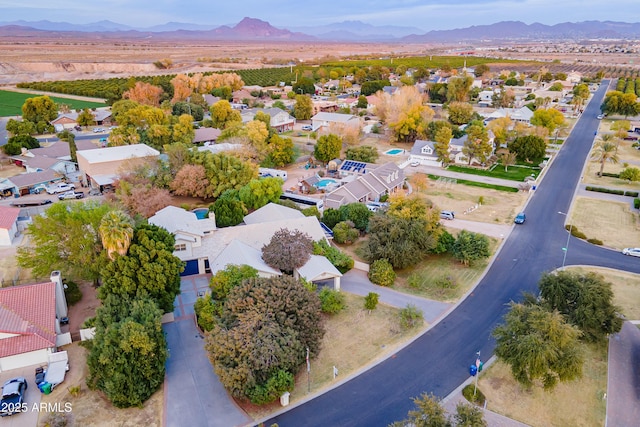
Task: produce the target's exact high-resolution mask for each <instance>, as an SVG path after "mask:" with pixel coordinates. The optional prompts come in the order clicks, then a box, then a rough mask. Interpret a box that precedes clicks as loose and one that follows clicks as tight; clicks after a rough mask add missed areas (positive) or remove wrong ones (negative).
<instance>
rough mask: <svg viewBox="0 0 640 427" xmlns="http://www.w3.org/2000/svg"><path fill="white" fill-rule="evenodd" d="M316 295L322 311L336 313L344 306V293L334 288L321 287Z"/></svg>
mask: <svg viewBox="0 0 640 427" xmlns="http://www.w3.org/2000/svg"><path fill="white" fill-rule="evenodd" d="M318 296H319V297H320V308H321V310H322V312H323V313H328V314H336V313H339V312H341V311H342V310H344V308H345V307H346V303H345V300H344V294H342V293H340V292H338V291H336V290H335V289H329V288H322V290H321V291H320V293H319V294H318Z"/></svg>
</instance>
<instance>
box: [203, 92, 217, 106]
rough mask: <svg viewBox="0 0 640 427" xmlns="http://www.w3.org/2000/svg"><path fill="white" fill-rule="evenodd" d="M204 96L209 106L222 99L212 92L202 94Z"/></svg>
mask: <svg viewBox="0 0 640 427" xmlns="http://www.w3.org/2000/svg"><path fill="white" fill-rule="evenodd" d="M202 97H203V98H204V102H206V103H207V105H208V106H209V107H211V106H212V105H213V104H215V103H216V102H218V101H220V97H218V96H213V95H211V94H210V93H205V94H204V95H202Z"/></svg>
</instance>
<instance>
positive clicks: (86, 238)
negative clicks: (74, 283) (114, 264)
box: [16, 201, 111, 283]
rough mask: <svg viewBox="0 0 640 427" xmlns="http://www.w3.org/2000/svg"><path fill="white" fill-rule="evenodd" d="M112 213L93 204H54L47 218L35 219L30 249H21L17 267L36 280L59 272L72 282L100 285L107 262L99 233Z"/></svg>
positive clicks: (31, 231)
mask: <svg viewBox="0 0 640 427" xmlns="http://www.w3.org/2000/svg"><path fill="white" fill-rule="evenodd" d="M109 210H111V208H110V207H109V206H108V205H106V204H99V203H96V202H94V201H88V202H85V203H69V204H67V203H54V204H53V205H52V206H51V207H50V208H49V209H47V216H46V217H45V216H42V215H36V216H34V217H33V222H32V223H31V224H29V227H28V228H27V233H28V235H29V243H30V245H29V246H21V247H19V248H18V250H17V257H16V258H17V261H18V265H19V266H20V267H22V268H28V269H31V272H32V274H33V276H34V277H49V275H50V274H51V272H52V271H54V270H60V271H64V273H65V275H67V276H68V277H70V278H73V279H85V280H92V281H93V282H94V283H97V281H98V278H99V277H100V269H101V268H102V265H103V264H104V263H105V261H106V256H103V255H102V251H103V249H102V243H101V239H100V233H99V231H98V230H99V226H100V222H101V221H102V218H103V217H104V215H105V214H106V213H107V212H109Z"/></svg>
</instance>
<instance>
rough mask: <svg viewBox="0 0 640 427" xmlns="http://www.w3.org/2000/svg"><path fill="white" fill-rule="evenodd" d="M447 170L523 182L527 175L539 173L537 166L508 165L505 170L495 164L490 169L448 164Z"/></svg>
mask: <svg viewBox="0 0 640 427" xmlns="http://www.w3.org/2000/svg"><path fill="white" fill-rule="evenodd" d="M447 169H448V170H450V171H453V172H461V173H468V174H471V175H480V176H489V177H492V178H501V179H508V180H511V181H518V182H523V181H524V179H525V177H527V176H532V175H533V176H535V177H537V176H538V175H539V174H540V169H539V168H531V167H522V166H515V165H514V166H509V167H508V168H507V171H505V170H504V166H502V165H495V166H494V167H493V168H492V169H490V170H485V169H476V168H468V167H464V166H456V165H449V166H448V167H447Z"/></svg>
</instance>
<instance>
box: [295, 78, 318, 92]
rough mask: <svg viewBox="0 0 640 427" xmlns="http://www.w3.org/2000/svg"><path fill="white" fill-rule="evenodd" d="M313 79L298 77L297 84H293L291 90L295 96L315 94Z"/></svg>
mask: <svg viewBox="0 0 640 427" xmlns="http://www.w3.org/2000/svg"><path fill="white" fill-rule="evenodd" d="M314 83H315V82H314V81H313V79H311V78H309V77H300V79H299V80H298V82H297V83H294V84H293V86H292V87H291V90H292V91H293V92H294V93H296V94H301V93H302V94H308V95H313V94H315V93H316V87H315V85H314Z"/></svg>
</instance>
